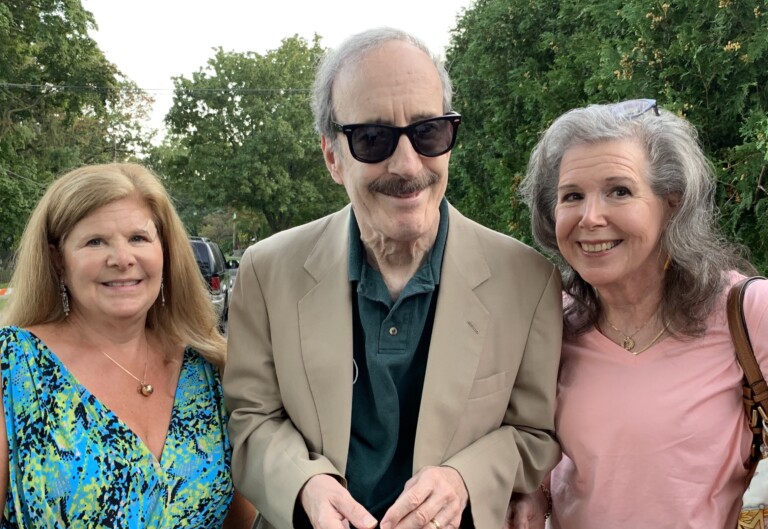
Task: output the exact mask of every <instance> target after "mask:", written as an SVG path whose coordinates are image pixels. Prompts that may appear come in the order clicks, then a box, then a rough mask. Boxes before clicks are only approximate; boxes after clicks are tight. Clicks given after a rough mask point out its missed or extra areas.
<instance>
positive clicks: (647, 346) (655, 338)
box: [630, 323, 669, 356]
mask: <svg viewBox="0 0 768 529" xmlns="http://www.w3.org/2000/svg"><path fill="white" fill-rule="evenodd" d="M668 328H669V323H666V324H665V325H664V327H662V328H661V330H660V331H659V334H657V335H656V336H654V338H653V340H651V341H650V342H648V343H647V344H646V346H645V347H643V348H642V349H640V350H639V351H630V352H631V353H632V354H633V355H635V356H637V355H639V354H640V353H642V352H644V351H646V350H648V349H649V348H650V347H651V346H652V345H653V344H655V343H656V342H657V341H658V340H659V338H661V336H662V335H663V334H664V332H666V330H667V329H668Z"/></svg>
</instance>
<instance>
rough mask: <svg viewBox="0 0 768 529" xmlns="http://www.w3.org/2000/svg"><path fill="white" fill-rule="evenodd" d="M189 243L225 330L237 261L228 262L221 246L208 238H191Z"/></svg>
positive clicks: (220, 323)
mask: <svg viewBox="0 0 768 529" xmlns="http://www.w3.org/2000/svg"><path fill="white" fill-rule="evenodd" d="M189 243H190V244H191V245H192V250H193V252H194V254H195V259H196V260H197V266H198V267H199V268H200V273H201V274H202V275H203V278H205V282H206V283H207V284H208V290H209V291H210V294H211V301H212V302H213V305H214V307H215V308H216V313H217V314H218V315H219V325H220V326H221V327H222V329H223V328H224V323H225V322H226V321H227V317H228V316H229V301H230V293H231V291H232V286H233V285H234V282H235V277H236V274H237V261H229V262H228V261H226V259H225V258H224V253H223V252H222V251H221V248H219V245H218V244H216V243H215V242H213V241H212V240H210V239H208V238H206V237H190V238H189Z"/></svg>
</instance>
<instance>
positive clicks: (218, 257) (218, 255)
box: [210, 242, 227, 273]
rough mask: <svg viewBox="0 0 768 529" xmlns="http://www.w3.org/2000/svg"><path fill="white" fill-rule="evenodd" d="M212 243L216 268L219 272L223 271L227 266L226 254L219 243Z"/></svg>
mask: <svg viewBox="0 0 768 529" xmlns="http://www.w3.org/2000/svg"><path fill="white" fill-rule="evenodd" d="M210 245H211V251H212V252H213V260H214V261H215V262H216V267H215V270H216V271H218V272H219V273H223V272H224V269H225V268H226V267H227V266H226V264H225V262H224V254H223V253H222V252H221V248H219V245H218V244H216V243H214V242H212V243H210Z"/></svg>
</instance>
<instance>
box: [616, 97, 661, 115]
mask: <svg viewBox="0 0 768 529" xmlns="http://www.w3.org/2000/svg"><path fill="white" fill-rule="evenodd" d="M609 106H610V107H611V111H612V112H613V115H614V116H616V117H620V118H625V119H634V118H639V117H640V116H642V115H643V114H645V113H646V112H648V111H649V110H653V113H654V114H656V115H657V116H659V115H660V114H659V105H657V104H656V100H655V99H629V100H627V101H621V102H619V103H613V104H611V105H609Z"/></svg>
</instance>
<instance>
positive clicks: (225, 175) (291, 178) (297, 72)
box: [156, 36, 344, 232]
mask: <svg viewBox="0 0 768 529" xmlns="http://www.w3.org/2000/svg"><path fill="white" fill-rule="evenodd" d="M322 52H323V49H322V48H321V47H320V44H319V38H317V37H315V40H314V42H313V44H312V46H309V45H308V43H307V42H306V41H305V40H304V39H302V38H300V37H298V36H295V37H291V38H287V39H284V40H283V41H282V44H281V46H280V47H279V48H277V49H275V50H272V51H269V52H267V53H266V54H264V55H260V54H258V53H253V52H249V53H234V52H225V51H223V50H222V49H218V50H216V53H215V55H214V57H213V58H211V59H210V60H209V61H208V64H207V66H206V67H204V68H202V69H200V70H199V71H198V72H197V73H195V74H193V75H192V78H191V79H187V78H184V77H180V78H177V79H176V80H175V85H176V86H175V96H174V104H173V107H172V108H171V110H170V112H169V113H168V115H167V116H166V122H167V124H168V126H169V130H170V138H169V140H168V142H167V143H166V144H165V145H164V146H163V147H162V149H163V152H164V154H163V155H162V156H158V157H157V158H156V159H157V162H158V163H159V165H160V166H161V171H162V172H163V174H165V175H167V176H168V177H169V180H170V185H171V186H172V188H173V190H174V194H175V195H176V194H178V195H179V196H183V197H186V198H185V201H186V202H187V206H191V207H193V208H196V211H199V212H200V213H202V214H205V213H208V212H210V211H211V210H212V209H216V208H223V207H225V206H228V207H234V208H237V209H239V210H242V211H250V212H252V213H256V214H259V215H263V218H264V219H265V220H266V227H267V230H268V232H276V231H279V230H283V229H285V228H288V227H291V226H294V225H296V224H300V223H302V222H306V221H308V220H310V219H314V218H317V217H319V216H322V215H323V214H325V213H327V212H329V211H332V210H334V209H336V208H338V207H339V206H340V205H341V204H342V203H343V202H344V195H343V190H341V189H340V188H339V187H338V186H335V185H334V184H333V182H332V180H331V178H330V177H329V176H328V172H327V169H326V168H325V164H324V162H323V158H322V153H321V151H320V148H319V140H318V136H317V133H316V132H315V130H314V127H313V124H312V115H311V111H310V106H309V96H310V88H311V85H312V80H313V76H314V71H315V65H316V62H317V60H318V58H319V57H320V56H321V54H322ZM182 214H183V215H186V216H187V217H188V213H186V212H182Z"/></svg>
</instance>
